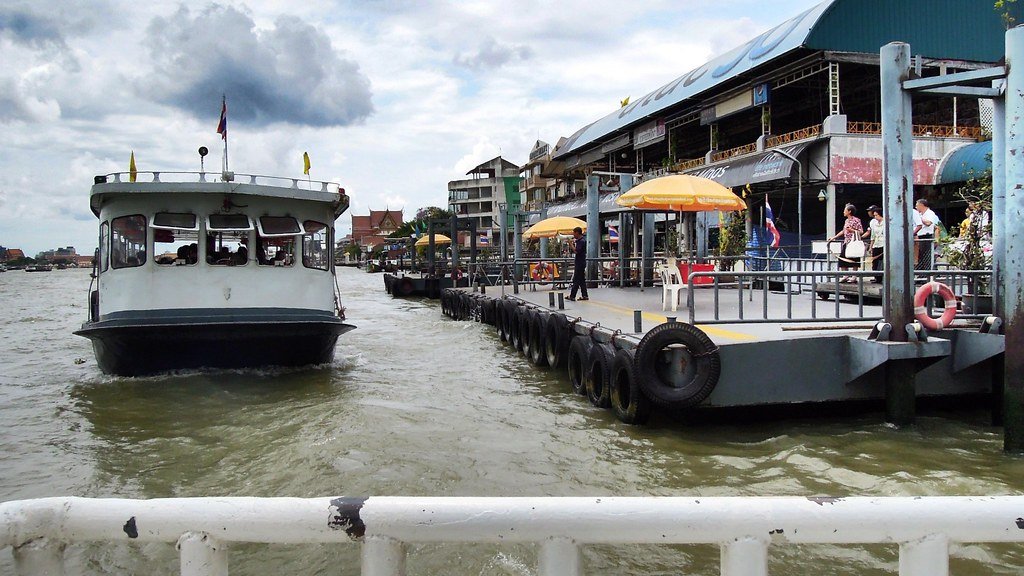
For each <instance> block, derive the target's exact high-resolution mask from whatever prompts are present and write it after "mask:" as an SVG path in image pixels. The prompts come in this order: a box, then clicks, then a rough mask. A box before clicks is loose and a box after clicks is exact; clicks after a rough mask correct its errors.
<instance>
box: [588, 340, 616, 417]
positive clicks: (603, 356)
mask: <svg viewBox="0 0 1024 576" xmlns="http://www.w3.org/2000/svg"><path fill="white" fill-rule="evenodd" d="M614 357H615V347H614V346H612V345H611V344H597V343H595V344H594V345H593V346H592V347H591V348H590V355H589V356H587V370H586V371H585V372H584V382H585V384H586V389H587V399H588V400H590V403H591V404H593V405H594V406H597V407H598V408H608V407H609V406H611V400H610V396H609V387H608V381H609V380H610V379H611V376H610V374H611V368H612V358H614Z"/></svg>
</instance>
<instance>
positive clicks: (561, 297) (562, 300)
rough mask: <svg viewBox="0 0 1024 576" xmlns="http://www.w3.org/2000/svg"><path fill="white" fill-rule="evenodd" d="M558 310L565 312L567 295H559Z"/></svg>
mask: <svg viewBox="0 0 1024 576" xmlns="http://www.w3.org/2000/svg"><path fill="white" fill-rule="evenodd" d="M558 309H559V310H565V294H564V293H562V292H559V293H558Z"/></svg>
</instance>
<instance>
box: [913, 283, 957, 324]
mask: <svg viewBox="0 0 1024 576" xmlns="http://www.w3.org/2000/svg"><path fill="white" fill-rule="evenodd" d="M932 294H938V295H939V296H941V297H942V300H943V301H944V302H945V307H946V309H945V310H944V311H943V312H942V316H940V317H939V318H938V319H935V318H932V317H931V316H929V315H928V307H927V306H925V304H926V303H927V302H928V297H929V296H931V295H932ZM954 317H956V296H954V295H953V291H952V290H950V289H949V286H946V285H945V284H942V283H941V282H929V283H927V284H925V285H924V286H921V287H920V288H918V289H917V293H916V294H914V318H917V321H918V322H920V323H921V325H922V326H924V327H925V328H927V329H928V330H942V329H943V328H945V327H947V326H949V325H950V323H952V322H953V318H954Z"/></svg>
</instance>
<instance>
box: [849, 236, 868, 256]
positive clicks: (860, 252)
mask: <svg viewBox="0 0 1024 576" xmlns="http://www.w3.org/2000/svg"><path fill="white" fill-rule="evenodd" d="M846 257H847V258H863V257H864V241H863V240H851V241H850V242H849V243H848V244H847V245H846Z"/></svg>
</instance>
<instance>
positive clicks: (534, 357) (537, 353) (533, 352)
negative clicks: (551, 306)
mask: <svg viewBox="0 0 1024 576" xmlns="http://www.w3.org/2000/svg"><path fill="white" fill-rule="evenodd" d="M547 327H548V314H547V313H546V312H540V311H537V312H534V313H533V314H532V315H531V317H530V362H532V363H533V365H534V366H538V367H540V368H543V367H545V366H547V365H548V354H547V345H546V344H547V343H546V342H545V339H544V337H545V336H546V335H547Z"/></svg>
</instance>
